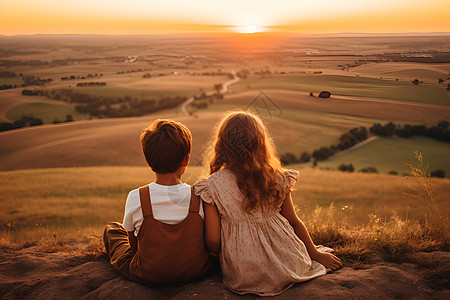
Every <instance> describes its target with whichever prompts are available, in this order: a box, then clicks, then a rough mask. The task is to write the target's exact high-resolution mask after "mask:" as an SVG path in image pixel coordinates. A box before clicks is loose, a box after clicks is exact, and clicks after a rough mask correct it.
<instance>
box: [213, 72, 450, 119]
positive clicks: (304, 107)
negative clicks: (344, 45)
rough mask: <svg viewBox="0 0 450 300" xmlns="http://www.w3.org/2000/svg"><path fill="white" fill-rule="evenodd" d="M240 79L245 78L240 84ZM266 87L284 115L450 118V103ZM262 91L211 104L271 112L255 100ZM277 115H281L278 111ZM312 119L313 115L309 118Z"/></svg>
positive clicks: (272, 100)
mask: <svg viewBox="0 0 450 300" xmlns="http://www.w3.org/2000/svg"><path fill="white" fill-rule="evenodd" d="M240 83H241V81H240V82H238V83H237V84H236V85H239V84H240ZM234 88H235V85H232V86H231V89H234ZM263 91H264V92H265V93H266V95H267V96H268V97H269V98H270V99H271V100H270V101H269V102H268V105H267V106H268V108H275V109H276V111H277V112H279V113H278V115H280V117H281V118H284V117H285V116H291V117H292V115H294V118H295V119H297V120H299V119H301V117H295V113H293V114H292V113H291V112H298V111H312V112H322V113H330V114H334V116H336V118H337V119H339V118H340V119H345V118H350V119H355V118H356V119H360V120H362V122H363V123H367V122H373V121H377V122H380V121H382V120H385V121H394V122H395V121H397V122H403V121H412V122H420V123H425V124H435V123H436V122H438V121H439V120H441V119H446V120H448V119H450V106H436V105H432V104H421V103H414V102H413V103H411V102H406V101H390V100H385V101H383V99H371V98H353V97H339V98H332V99H321V98H318V97H310V96H309V93H305V92H299V91H290V90H276V89H270V88H269V87H265V88H263ZM259 93H260V90H258V91H254V90H247V91H243V92H236V93H233V94H229V95H228V94H227V95H226V96H225V99H223V100H220V101H217V102H215V103H214V104H213V105H210V106H209V107H211V109H214V105H216V104H219V105H227V106H228V107H230V106H231V105H235V106H236V107H240V108H242V109H244V108H250V109H252V110H258V109H259V110H261V114H267V111H264V108H265V106H266V105H265V104H264V103H262V102H261V101H258V100H256V101H254V100H255V98H256V97H257V96H258V95H259ZM274 115H276V116H277V114H276V113H275V114H274ZM313 115H314V114H313ZM338 115H340V116H338ZM311 119H312V118H309V120H311ZM313 122H314V121H313ZM325 124H326V123H325ZM330 127H331V126H330Z"/></svg>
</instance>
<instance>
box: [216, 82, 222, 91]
mask: <svg viewBox="0 0 450 300" xmlns="http://www.w3.org/2000/svg"><path fill="white" fill-rule="evenodd" d="M222 88H223V85H222V84H221V83H217V84H215V85H214V89H215V90H216V91H217V93H220V91H221V90H222Z"/></svg>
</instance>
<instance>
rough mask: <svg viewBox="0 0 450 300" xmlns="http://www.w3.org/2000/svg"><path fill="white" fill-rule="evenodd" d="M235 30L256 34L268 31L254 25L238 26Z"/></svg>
mask: <svg viewBox="0 0 450 300" xmlns="http://www.w3.org/2000/svg"><path fill="white" fill-rule="evenodd" d="M235 30H236V31H237V32H239V33H256V32H264V31H266V29H265V28H264V27H262V26H257V25H253V24H249V25H242V26H236V27H235Z"/></svg>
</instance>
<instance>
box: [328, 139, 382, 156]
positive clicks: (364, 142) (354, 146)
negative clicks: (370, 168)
mask: <svg viewBox="0 0 450 300" xmlns="http://www.w3.org/2000/svg"><path fill="white" fill-rule="evenodd" d="M379 138H380V137H379V136H377V135H374V136H371V137H369V138H367V139H365V140H364V141H362V142H359V143H358V144H356V145H353V146H351V147H350V148H348V149H345V150H342V151H339V152H338V153H336V154H334V155H332V156H330V157H329V158H328V159H334V158H338V157H340V156H342V155H344V154H345V153H348V152H350V151H353V150H356V149H358V148H361V147H362V146H364V145H366V144H368V143H370V142H371V141H374V140H377V139H379Z"/></svg>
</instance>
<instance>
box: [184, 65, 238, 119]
mask: <svg viewBox="0 0 450 300" xmlns="http://www.w3.org/2000/svg"><path fill="white" fill-rule="evenodd" d="M231 73H232V74H233V75H234V78H233V79H231V80H230V81H227V82H225V83H224V84H223V85H222V89H221V90H220V93H221V94H225V93H226V92H227V91H228V86H230V85H232V84H234V83H236V82H238V81H239V80H240V78H239V77H237V76H236V73H235V72H234V71H233V72H231ZM215 93H216V92H214V91H212V92H208V93H206V96H212V95H214V94H215ZM193 101H194V97H191V98H189V99H187V100H186V101H184V102H183V104H181V106H180V109H181V113H182V114H183V115H188V112H187V109H186V108H187V106H188V105H189V104H191V103H192V102H193Z"/></svg>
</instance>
